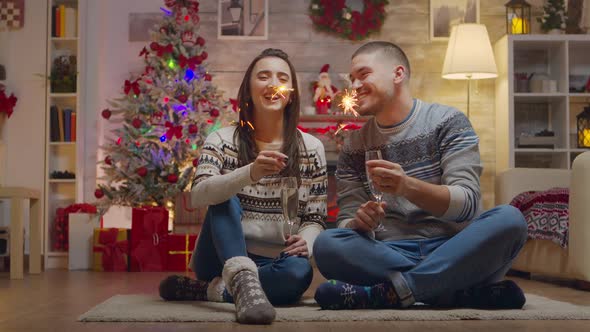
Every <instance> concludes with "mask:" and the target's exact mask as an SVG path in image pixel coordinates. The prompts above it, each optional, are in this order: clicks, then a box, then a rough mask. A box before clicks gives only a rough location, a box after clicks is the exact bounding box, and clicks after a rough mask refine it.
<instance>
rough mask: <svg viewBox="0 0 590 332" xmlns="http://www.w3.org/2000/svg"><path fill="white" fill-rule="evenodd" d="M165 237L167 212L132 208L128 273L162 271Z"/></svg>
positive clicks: (165, 247) (154, 208)
mask: <svg viewBox="0 0 590 332" xmlns="http://www.w3.org/2000/svg"><path fill="white" fill-rule="evenodd" d="M167 236H168V210H166V209H165V208H163V207H142V208H133V210H132V212H131V264H130V271H134V272H137V271H164V270H165V268H166V265H165V261H166V254H167V244H166V242H167V240H166V238H167Z"/></svg>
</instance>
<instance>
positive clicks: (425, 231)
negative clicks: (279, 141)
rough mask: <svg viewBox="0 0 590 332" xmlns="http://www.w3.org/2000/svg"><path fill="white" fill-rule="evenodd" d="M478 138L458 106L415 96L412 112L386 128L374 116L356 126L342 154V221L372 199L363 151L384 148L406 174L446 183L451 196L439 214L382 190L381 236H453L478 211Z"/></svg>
mask: <svg viewBox="0 0 590 332" xmlns="http://www.w3.org/2000/svg"><path fill="white" fill-rule="evenodd" d="M478 143H479V138H478V137H477V135H476V133H475V131H474V130H473V128H472V127H471V124H470V122H469V120H468V119H467V117H465V115H464V114H463V113H461V112H460V111H459V110H457V109H455V108H452V107H449V106H444V105H439V104H429V103H425V102H423V101H421V100H418V99H415V100H414V106H413V108H412V111H411V113H410V115H409V116H408V117H407V118H406V119H405V120H404V121H403V122H401V123H400V124H397V125H396V126H394V127H390V128H382V127H380V126H379V125H378V124H377V122H376V121H375V119H374V118H372V119H371V120H369V121H368V122H367V123H366V124H365V125H364V126H363V128H361V129H360V130H358V131H355V132H352V133H351V135H350V137H349V138H348V139H347V140H346V142H345V144H344V147H343V150H342V152H341V153H340V155H339V160H338V169H337V171H336V177H337V180H338V206H339V208H340V212H339V214H338V226H339V227H346V225H347V224H348V223H349V222H350V221H351V220H352V219H353V218H354V216H355V214H356V210H357V209H358V208H359V206H360V205H361V204H363V203H365V202H367V201H369V200H371V194H370V191H369V187H368V183H367V175H366V171H365V151H366V150H377V149H378V150H381V154H382V157H383V159H385V160H389V161H392V162H395V163H398V164H400V165H401V166H402V168H403V170H404V171H405V172H406V175H408V176H410V177H414V178H417V179H420V180H422V181H425V182H429V183H432V184H438V185H445V186H447V188H448V189H449V192H450V195H451V201H450V205H449V208H448V210H447V211H446V213H445V214H444V215H443V216H442V217H440V218H437V217H435V216H433V215H432V214H431V213H429V212H428V211H425V210H422V209H420V208H418V207H417V206H416V205H414V204H413V203H411V202H410V201H408V200H406V199H405V198H403V197H398V196H392V195H389V194H385V195H384V201H385V202H386V203H387V207H386V210H385V212H386V217H385V220H384V221H383V225H384V226H385V230H384V231H381V232H377V234H376V239H378V240H384V241H387V240H401V239H415V238H434V237H439V236H452V235H454V234H456V233H458V232H459V231H460V230H461V229H463V228H464V227H465V226H466V225H467V224H468V222H469V221H470V220H472V219H473V218H474V217H476V216H477V215H479V214H480V209H481V193H480V187H479V177H480V175H481V172H482V165H481V162H480V156H479V144H478Z"/></svg>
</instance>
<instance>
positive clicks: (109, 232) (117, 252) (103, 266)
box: [92, 228, 129, 272]
mask: <svg viewBox="0 0 590 332" xmlns="http://www.w3.org/2000/svg"><path fill="white" fill-rule="evenodd" d="M127 231H128V230H127V229H121V228H95V229H94V247H93V248H92V251H93V252H94V263H93V269H94V271H116V272H120V271H127V259H128V257H127V256H128V255H129V246H128V241H127V238H128V232H127Z"/></svg>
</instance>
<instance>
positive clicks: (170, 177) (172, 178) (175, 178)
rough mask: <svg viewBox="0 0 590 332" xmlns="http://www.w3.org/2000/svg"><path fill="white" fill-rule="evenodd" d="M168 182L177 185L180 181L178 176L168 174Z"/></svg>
mask: <svg viewBox="0 0 590 332" xmlns="http://www.w3.org/2000/svg"><path fill="white" fill-rule="evenodd" d="M167 179H168V182H170V183H176V182H177V181H178V175H176V174H168V178H167Z"/></svg>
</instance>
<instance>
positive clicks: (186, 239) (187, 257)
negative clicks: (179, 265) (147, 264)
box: [168, 234, 192, 271]
mask: <svg viewBox="0 0 590 332" xmlns="http://www.w3.org/2000/svg"><path fill="white" fill-rule="evenodd" d="M189 242H190V238H189V235H188V234H185V235H184V251H178V250H171V251H168V254H170V255H183V254H184V260H185V264H184V266H185V269H186V270H185V271H188V262H189V260H190V254H192V251H189Z"/></svg>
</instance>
